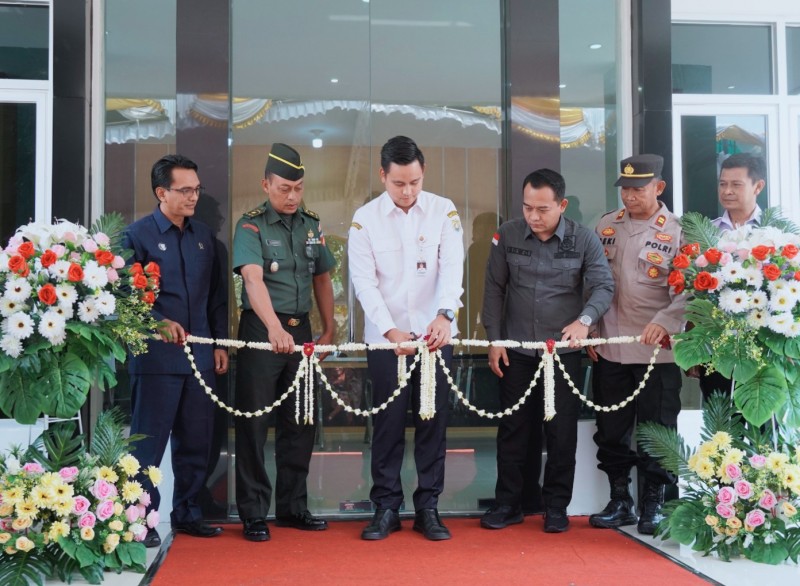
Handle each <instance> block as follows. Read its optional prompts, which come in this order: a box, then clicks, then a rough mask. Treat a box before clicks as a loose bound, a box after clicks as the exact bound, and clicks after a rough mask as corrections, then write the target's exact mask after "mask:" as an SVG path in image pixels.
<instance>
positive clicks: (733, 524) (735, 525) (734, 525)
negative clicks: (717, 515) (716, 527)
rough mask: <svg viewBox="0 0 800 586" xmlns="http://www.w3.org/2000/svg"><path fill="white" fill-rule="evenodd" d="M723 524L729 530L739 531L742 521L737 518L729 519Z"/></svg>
mask: <svg viewBox="0 0 800 586" xmlns="http://www.w3.org/2000/svg"><path fill="white" fill-rule="evenodd" d="M725 524H726V525H727V526H728V527H730V528H731V529H736V530H739V529H741V528H742V520H741V519H740V518H739V517H731V518H730V519H728V520H727V521H726V522H725Z"/></svg>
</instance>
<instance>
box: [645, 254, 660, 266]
mask: <svg viewBox="0 0 800 586" xmlns="http://www.w3.org/2000/svg"><path fill="white" fill-rule="evenodd" d="M647 260H649V261H650V262H651V263H653V264H654V265H660V264H661V263H662V262H664V257H663V256H661V255H660V254H658V253H657V252H648V253H647Z"/></svg>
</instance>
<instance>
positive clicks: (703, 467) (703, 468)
mask: <svg viewBox="0 0 800 586" xmlns="http://www.w3.org/2000/svg"><path fill="white" fill-rule="evenodd" d="M694 472H695V474H697V475H698V476H699V477H700V478H702V479H703V480H711V479H712V478H713V477H714V463H713V462H712V461H711V460H710V459H709V458H700V459H699V460H698V462H697V467H696V468H695V470H694Z"/></svg>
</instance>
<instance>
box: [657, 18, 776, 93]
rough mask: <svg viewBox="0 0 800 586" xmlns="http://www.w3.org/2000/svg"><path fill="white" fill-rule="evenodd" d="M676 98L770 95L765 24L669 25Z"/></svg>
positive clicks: (769, 50)
mask: <svg viewBox="0 0 800 586" xmlns="http://www.w3.org/2000/svg"><path fill="white" fill-rule="evenodd" d="M672 91H673V92H674V93H676V94H771V93H774V88H773V81H772V28H771V27H770V26H767V25H733V24H730V25H728V24H678V23H676V24H673V25H672Z"/></svg>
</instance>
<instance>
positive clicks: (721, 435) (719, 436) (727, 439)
mask: <svg viewBox="0 0 800 586" xmlns="http://www.w3.org/2000/svg"><path fill="white" fill-rule="evenodd" d="M710 441H711V442H712V443H713V444H714V445H715V446H716V447H717V449H719V450H720V451H721V450H727V449H728V448H729V447H731V434H729V433H728V432H727V431H718V432H717V433H715V434H714V435H713V436H711V440H710Z"/></svg>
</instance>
